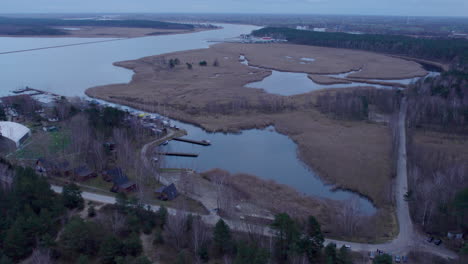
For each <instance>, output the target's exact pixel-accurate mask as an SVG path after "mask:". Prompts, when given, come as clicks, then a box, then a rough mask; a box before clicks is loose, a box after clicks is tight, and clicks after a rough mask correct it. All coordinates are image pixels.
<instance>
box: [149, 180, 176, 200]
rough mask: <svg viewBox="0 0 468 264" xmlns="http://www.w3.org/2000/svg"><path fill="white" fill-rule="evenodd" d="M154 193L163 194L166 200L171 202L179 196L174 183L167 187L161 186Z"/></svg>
mask: <svg viewBox="0 0 468 264" xmlns="http://www.w3.org/2000/svg"><path fill="white" fill-rule="evenodd" d="M155 192H156V193H164V194H165V195H166V196H167V199H169V200H172V199H175V198H176V197H177V195H179V193H178V192H177V188H176V187H175V185H174V183H171V184H170V185H169V186H162V187H159V188H158V189H156V191H155Z"/></svg>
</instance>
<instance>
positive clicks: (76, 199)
mask: <svg viewBox="0 0 468 264" xmlns="http://www.w3.org/2000/svg"><path fill="white" fill-rule="evenodd" d="M62 199H63V205H64V206H65V207H67V208H68V209H75V208H78V209H80V210H81V209H83V207H84V200H83V197H81V190H80V187H78V185H76V184H74V183H71V184H67V185H65V186H64V187H63V191H62Z"/></svg>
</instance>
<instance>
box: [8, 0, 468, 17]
mask: <svg viewBox="0 0 468 264" xmlns="http://www.w3.org/2000/svg"><path fill="white" fill-rule="evenodd" d="M140 12H143V13H270V14H271V13H282V14H285V13H287V14H353V15H402V16H465V17H466V16H468V0H172V1H168V0H0V13H140Z"/></svg>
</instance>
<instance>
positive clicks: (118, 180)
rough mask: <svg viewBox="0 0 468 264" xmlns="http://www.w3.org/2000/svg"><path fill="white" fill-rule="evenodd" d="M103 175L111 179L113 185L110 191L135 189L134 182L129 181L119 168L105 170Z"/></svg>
mask: <svg viewBox="0 0 468 264" xmlns="http://www.w3.org/2000/svg"><path fill="white" fill-rule="evenodd" d="M104 177H107V179H109V178H111V179H112V183H113V184H114V185H113V186H112V188H111V192H131V191H134V190H136V189H137V185H136V183H134V182H132V181H130V180H129V179H128V176H127V175H125V173H124V172H123V171H122V169H121V168H115V169H112V170H108V171H106V172H105V174H104Z"/></svg>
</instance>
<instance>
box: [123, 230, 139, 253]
mask: <svg viewBox="0 0 468 264" xmlns="http://www.w3.org/2000/svg"><path fill="white" fill-rule="evenodd" d="M123 252H124V253H125V255H131V256H134V257H136V256H138V255H140V254H141V252H143V245H142V244H141V239H140V237H139V236H138V234H137V233H132V234H131V235H130V237H129V238H127V239H126V240H125V241H124V242H123Z"/></svg>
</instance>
